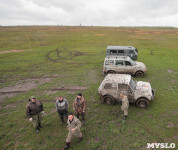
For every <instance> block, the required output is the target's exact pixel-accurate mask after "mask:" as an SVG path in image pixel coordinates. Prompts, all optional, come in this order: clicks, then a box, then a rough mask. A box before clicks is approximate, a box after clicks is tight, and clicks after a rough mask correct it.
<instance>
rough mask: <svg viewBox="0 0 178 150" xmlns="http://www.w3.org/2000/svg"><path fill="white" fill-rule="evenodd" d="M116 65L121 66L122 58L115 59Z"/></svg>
mask: <svg viewBox="0 0 178 150" xmlns="http://www.w3.org/2000/svg"><path fill="white" fill-rule="evenodd" d="M116 65H117V66H123V65H124V64H123V61H122V60H116Z"/></svg>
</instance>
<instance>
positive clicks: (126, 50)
mask: <svg viewBox="0 0 178 150" xmlns="http://www.w3.org/2000/svg"><path fill="white" fill-rule="evenodd" d="M106 56H129V57H130V58H132V59H133V60H137V57H138V50H137V48H135V47H133V46H107V49H106Z"/></svg>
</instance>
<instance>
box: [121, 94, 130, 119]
mask: <svg viewBox="0 0 178 150" xmlns="http://www.w3.org/2000/svg"><path fill="white" fill-rule="evenodd" d="M120 97H121V98H122V106H121V110H122V111H123V112H124V118H123V119H124V120H125V119H127V116H128V108H129V101H128V98H127V95H126V94H125V93H124V92H123V93H121V94H120Z"/></svg>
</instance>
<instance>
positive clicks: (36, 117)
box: [26, 96, 44, 133]
mask: <svg viewBox="0 0 178 150" xmlns="http://www.w3.org/2000/svg"><path fill="white" fill-rule="evenodd" d="M26 114H27V117H28V119H29V121H30V122H32V123H33V126H34V127H35V129H36V132H37V133H38V132H39V131H40V128H42V126H41V120H42V115H43V114H44V109H43V104H42V103H41V102H40V101H39V100H36V97H35V96H32V97H31V98H30V99H29V102H28V104H27V106H26Z"/></svg>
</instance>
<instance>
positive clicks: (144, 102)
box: [136, 98, 149, 109]
mask: <svg viewBox="0 0 178 150" xmlns="http://www.w3.org/2000/svg"><path fill="white" fill-rule="evenodd" d="M136 105H137V107H139V108H144V109H147V108H148V105H149V102H148V100H147V99H145V98H140V99H138V100H137V102H136Z"/></svg>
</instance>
